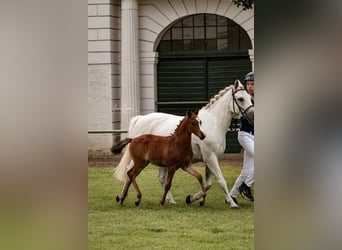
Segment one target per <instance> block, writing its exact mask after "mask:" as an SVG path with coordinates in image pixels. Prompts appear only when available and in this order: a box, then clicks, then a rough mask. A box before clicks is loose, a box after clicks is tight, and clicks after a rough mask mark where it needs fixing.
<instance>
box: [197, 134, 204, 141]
mask: <svg viewBox="0 0 342 250" xmlns="http://www.w3.org/2000/svg"><path fill="white" fill-rule="evenodd" d="M198 137H199V138H200V139H201V140H204V138H205V134H204V133H203V132H201V133H200V135H199V136H198Z"/></svg>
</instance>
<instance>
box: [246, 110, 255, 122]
mask: <svg viewBox="0 0 342 250" xmlns="http://www.w3.org/2000/svg"><path fill="white" fill-rule="evenodd" d="M246 118H247V120H248V121H249V122H250V123H251V124H252V125H254V107H253V108H251V109H249V110H248V111H247V112H246Z"/></svg>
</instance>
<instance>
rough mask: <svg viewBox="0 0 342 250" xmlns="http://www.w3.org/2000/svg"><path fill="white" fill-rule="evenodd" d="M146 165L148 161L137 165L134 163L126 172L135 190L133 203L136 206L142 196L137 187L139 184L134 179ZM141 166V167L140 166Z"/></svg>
mask: <svg viewBox="0 0 342 250" xmlns="http://www.w3.org/2000/svg"><path fill="white" fill-rule="evenodd" d="M147 165H148V162H144V163H141V165H140V164H139V165H137V164H135V165H134V168H132V169H131V170H132V171H131V170H129V171H128V172H127V175H128V176H129V177H130V179H131V181H132V183H133V187H134V189H135V192H136V194H137V200H136V201H135V202H134V204H135V205H136V206H139V204H140V201H141V197H142V194H141V191H140V189H139V186H138V184H137V182H136V180H135V178H136V177H137V176H138V175H139V174H140V172H141V171H142V170H143V169H144V168H145V167H146V166H147ZM141 166H142V167H141Z"/></svg>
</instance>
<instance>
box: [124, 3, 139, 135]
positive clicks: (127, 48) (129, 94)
mask: <svg viewBox="0 0 342 250" xmlns="http://www.w3.org/2000/svg"><path fill="white" fill-rule="evenodd" d="M137 2H138V1H137V0H122V1H121V129H128V125H129V121H130V119H131V118H132V117H133V116H135V115H138V114H140V70H139V68H140V65H139V40H138V3H137Z"/></svg>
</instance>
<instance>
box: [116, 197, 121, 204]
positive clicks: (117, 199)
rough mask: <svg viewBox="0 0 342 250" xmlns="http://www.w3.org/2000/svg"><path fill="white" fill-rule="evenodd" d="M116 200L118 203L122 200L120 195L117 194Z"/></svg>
mask: <svg viewBox="0 0 342 250" xmlns="http://www.w3.org/2000/svg"><path fill="white" fill-rule="evenodd" d="M116 202H117V203H119V202H120V197H119V195H117V196H116Z"/></svg>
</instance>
